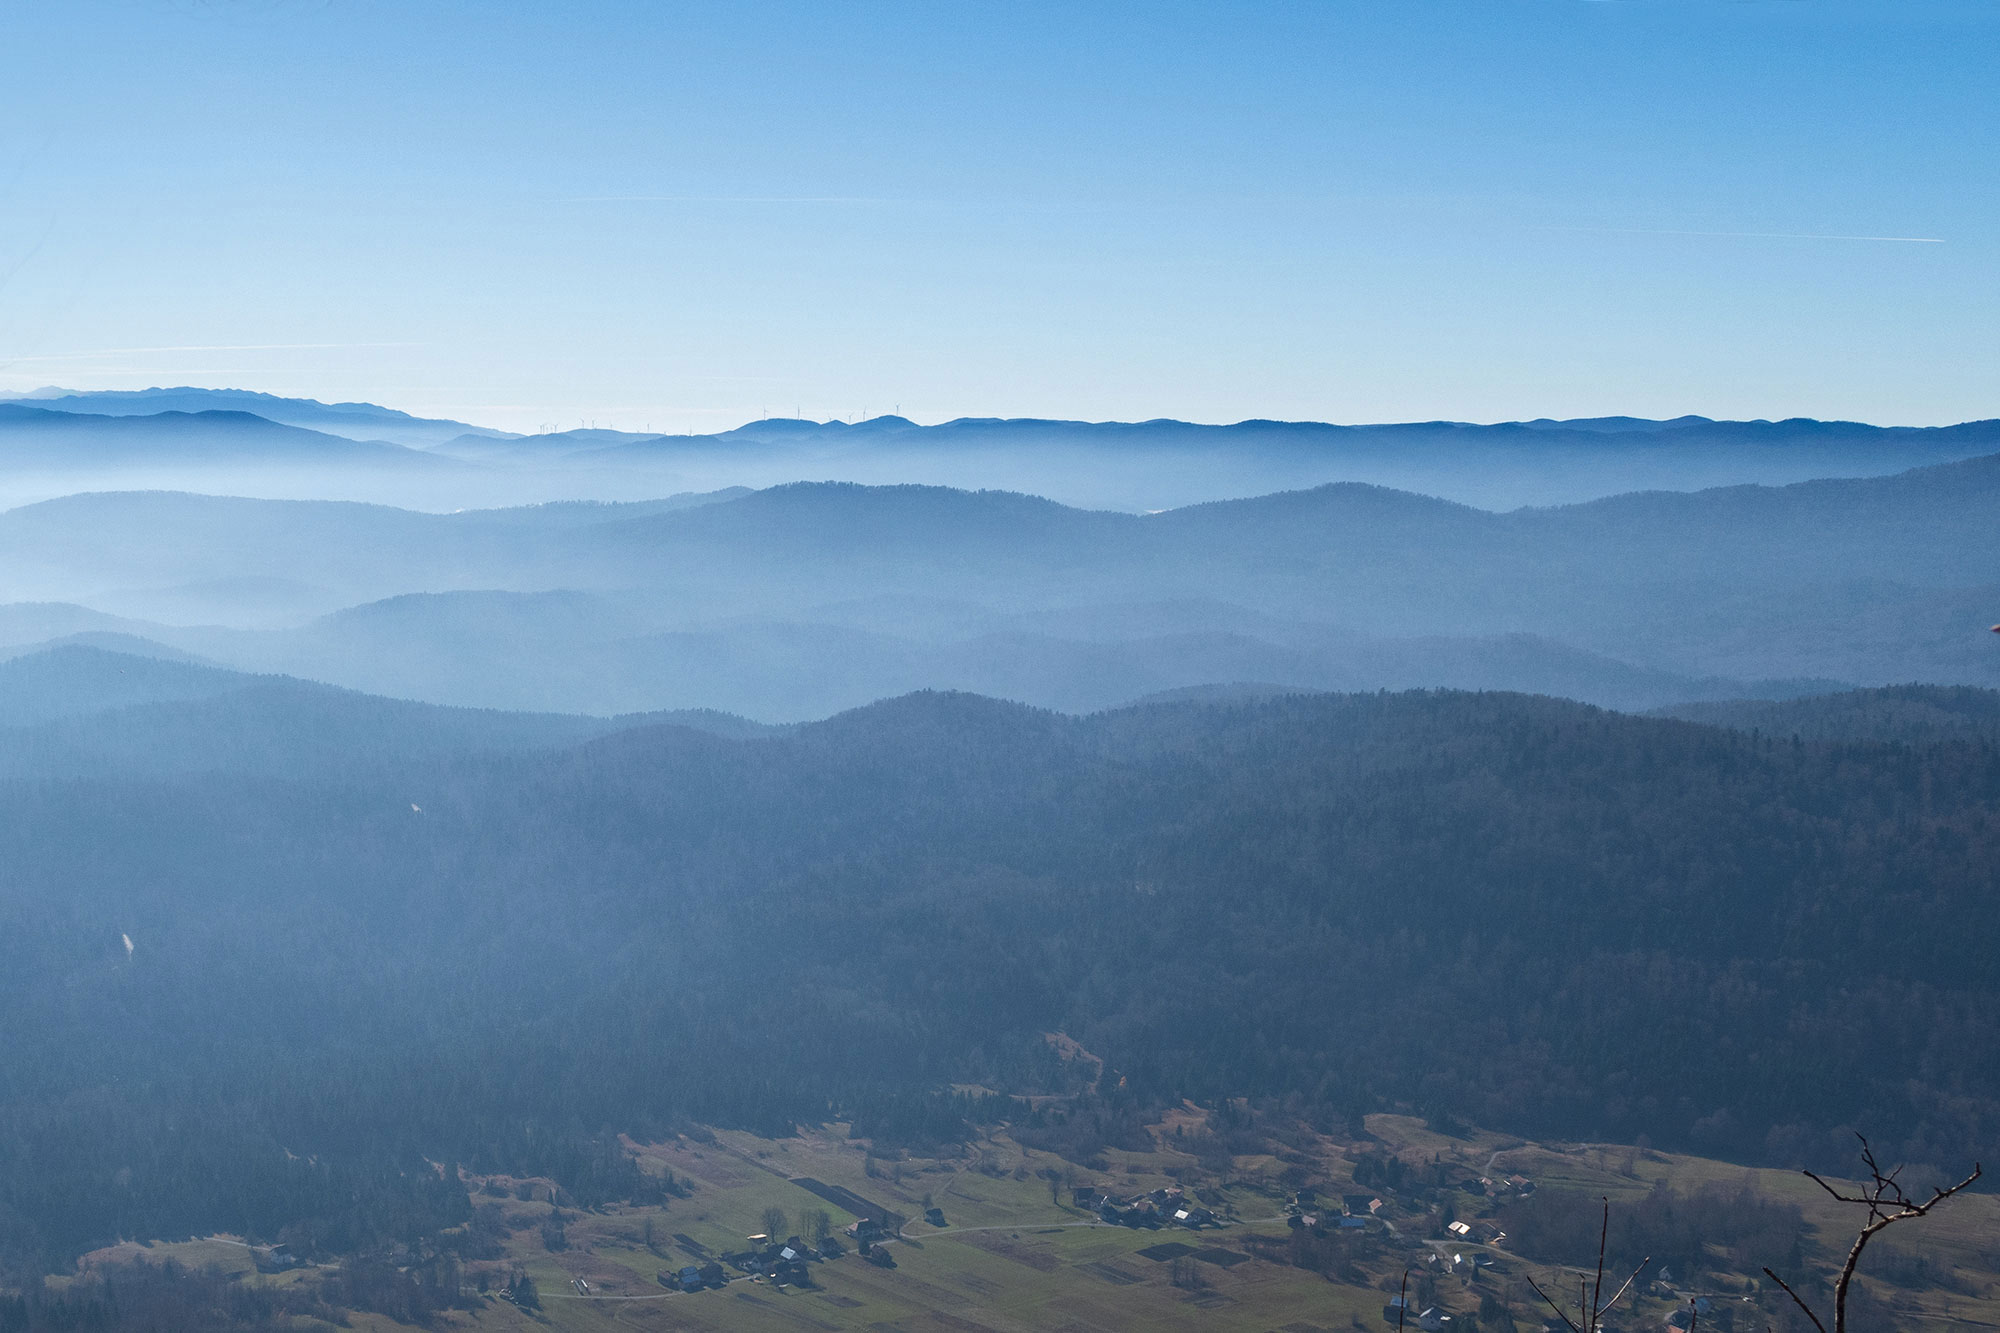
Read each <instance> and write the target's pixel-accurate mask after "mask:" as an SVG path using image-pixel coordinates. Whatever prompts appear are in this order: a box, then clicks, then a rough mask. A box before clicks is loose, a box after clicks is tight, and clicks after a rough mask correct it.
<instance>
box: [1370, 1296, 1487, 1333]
mask: <svg viewBox="0 0 2000 1333" xmlns="http://www.w3.org/2000/svg"><path fill="white" fill-rule="evenodd" d="M1382 1318H1383V1320H1384V1321H1386V1322H1387V1323H1388V1324H1390V1325H1391V1326H1392V1327H1395V1328H1403V1329H1422V1330H1423V1333H1450V1330H1451V1327H1452V1318H1451V1316H1450V1315H1448V1314H1446V1313H1445V1312H1444V1311H1443V1310H1440V1309H1439V1308H1438V1307H1437V1306H1435V1305H1432V1306H1427V1307H1425V1308H1424V1309H1422V1310H1419V1309H1417V1308H1416V1306H1415V1305H1414V1304H1413V1303H1411V1302H1410V1301H1409V1300H1408V1298H1406V1297H1403V1296H1391V1297H1390V1298H1389V1303H1388V1304H1387V1305H1385V1306H1383V1307H1382ZM1466 1322H1467V1323H1468V1324H1469V1323H1471V1321H1470V1320H1467V1321H1466Z"/></svg>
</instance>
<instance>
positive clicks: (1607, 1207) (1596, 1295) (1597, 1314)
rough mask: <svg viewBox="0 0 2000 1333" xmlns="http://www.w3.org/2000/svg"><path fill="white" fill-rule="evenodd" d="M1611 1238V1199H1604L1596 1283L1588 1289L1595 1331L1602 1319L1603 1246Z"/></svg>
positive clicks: (1592, 1328) (1598, 1232) (1599, 1233)
mask: <svg viewBox="0 0 2000 1333" xmlns="http://www.w3.org/2000/svg"><path fill="white" fill-rule="evenodd" d="M1610 1239H1611V1199H1610V1196H1609V1195H1607V1196H1605V1199H1604V1221H1603V1223H1602V1224H1601V1225H1599V1227H1598V1228H1597V1285H1596V1286H1595V1287H1593V1288H1591V1291H1590V1330H1591V1333H1597V1330H1598V1329H1599V1328H1600V1327H1602V1326H1603V1324H1604V1320H1603V1318H1602V1316H1603V1314H1604V1304H1603V1301H1604V1246H1605V1243H1606V1242H1607V1241H1609V1240H1610Z"/></svg>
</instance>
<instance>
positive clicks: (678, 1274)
mask: <svg viewBox="0 0 2000 1333" xmlns="http://www.w3.org/2000/svg"><path fill="white" fill-rule="evenodd" d="M728 1281H729V1274H728V1273H727V1272H725V1271H724V1270H723V1267H722V1265H721V1264H718V1263H713V1262H711V1263H706V1264H688V1265H687V1266H686V1267H684V1268H681V1269H678V1270H676V1271H673V1272H666V1273H661V1274H660V1276H659V1282H660V1285H661V1286H663V1287H665V1288H666V1289H667V1290H668V1291H702V1290H705V1289H706V1288H709V1287H720V1286H722V1285H724V1284H725V1283H727V1282H728Z"/></svg>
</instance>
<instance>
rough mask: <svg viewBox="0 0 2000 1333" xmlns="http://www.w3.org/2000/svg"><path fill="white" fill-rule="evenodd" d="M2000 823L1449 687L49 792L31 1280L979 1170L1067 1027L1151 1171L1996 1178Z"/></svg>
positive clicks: (1789, 760) (8, 1137)
mask: <svg viewBox="0 0 2000 1333" xmlns="http://www.w3.org/2000/svg"><path fill="white" fill-rule="evenodd" d="M232 697H235V696H231V695H224V696H218V697H209V698H200V699H193V700H183V701H179V702H176V701H175V700H172V699H163V700H160V701H157V702H155V703H151V704H148V705H146V707H147V708H149V709H152V710H156V711H157V710H171V709H174V708H176V707H185V708H188V709H191V710H198V711H202V712H203V713H204V715H205V716H208V717H211V718H212V717H213V716H214V713H215V710H216V709H218V708H222V707H226V706H227V705H228V701H229V699H230V698H232ZM279 702H281V701H279ZM245 706H246V707H251V706H254V707H256V708H259V709H262V710H264V711H263V712H261V713H259V714H258V717H259V722H258V725H260V726H263V727H268V728H272V729H274V730H282V729H283V728H285V727H288V726H293V725H297V726H299V727H302V728H304V727H317V726H320V725H321V723H320V722H318V721H315V720H314V715H312V714H311V713H310V712H308V713H305V714H302V715H301V717H300V718H298V719H291V720H288V719H287V718H286V716H284V715H283V713H282V710H281V709H280V708H279V706H278V703H275V702H274V701H273V696H272V695H270V694H269V693H263V694H253V695H251V696H248V697H247V699H246V703H245ZM190 734H192V733H190ZM374 734H375V733H370V735H371V736H373V735H374ZM0 741H4V738H3V737H0ZM369 743H371V744H374V743H376V742H375V741H374V740H372V739H371V740H370V742H369ZM225 752H226V751H225ZM252 767H254V766H252ZM1996 810H2000V749H1996V748H1994V747H1993V746H1991V745H1987V744H1983V743H1981V744H1974V743H1958V744H1943V745H1936V744H1933V745H1925V746H1895V745H1877V746H1864V747H1855V746H1832V745H1820V744H1813V743H1807V742H1804V741H1795V740H1792V739H1789V738H1785V739H1773V738H1771V737H1769V736H1756V737H1753V736H1751V735H1749V734H1747V733H1742V732H1737V731H1732V730H1725V729H1719V728H1713V727H1703V726H1697V725H1692V724H1689V723H1685V722H1678V721H1668V720H1651V719H1641V718H1633V717H1628V716H1622V715H1618V714H1612V713H1606V712H1602V711H1598V710H1595V709H1592V708H1588V707H1585V706H1582V705H1577V704H1570V703H1565V702H1562V701H1558V700H1551V699H1546V698H1534V697H1527V696H1520V695H1496V694H1485V695H1479V694H1454V693H1413V694H1392V695H1350V696H1333V695H1327V696H1294V697H1282V698H1272V699H1267V700H1261V701H1252V702H1247V703H1239V704H1226V705H1218V704H1203V703H1162V704H1155V705H1149V706H1145V707H1139V708H1132V709H1127V710H1122V711H1117V712H1112V713H1106V714H1099V715H1095V716H1091V717H1085V718H1072V717H1066V716H1063V715H1059V714H1053V713H1044V712H1038V711H1034V710H1030V709H1026V708H1022V707H1019V706H1016V705H1010V704H1002V703H997V702H994V701H991V700H987V699H982V698H978V697H973V696H966V695H942V694H923V695H914V696H910V697H905V698H901V699H896V700H892V701H888V702H885V703H882V704H879V705H875V706H873V707H869V708H865V709H861V710H857V711H854V712H851V713H847V714H844V715H841V716H837V717H834V718H832V719H829V720H827V721H825V722H820V723H815V724H812V725H809V726H805V727H801V728H798V729H796V730H794V731H792V732H789V733H785V734H779V735H771V736H766V737H763V738H760V739H754V740H751V739H731V738H729V737H726V736H718V735H714V734H709V733H705V732H702V731H697V730H694V729H691V728H688V727H685V726H676V725H647V726H639V727H633V728H629V729H626V730H623V731H618V732H616V733H615V734H611V735H607V736H602V737H600V738H598V739H595V740H590V741H587V742H585V743H582V744H575V745H570V746H568V747H567V748H560V749H548V748H541V749H530V750H520V749H516V750H515V751H514V752H513V753H507V754H497V755H496V754H493V753H490V752H489V753H485V754H479V753H474V752H472V751H469V750H464V749H460V750H454V751H450V752H448V753H446V754H444V755H443V756H440V755H439V754H437V753H436V752H421V753H411V754H405V755H404V756H403V758H402V759H400V760H398V761H397V762H396V763H393V764H386V765H385V764H382V763H375V764H370V765H360V766H346V767H343V766H341V765H338V764H323V765H318V766H316V767H314V768H312V769H310V770H301V771H300V772H299V773H298V774H297V775H296V776H294V777H292V778H290V779H286V780H274V779H273V778H271V777H270V776H268V775H267V774H266V773H264V772H261V771H255V772H253V771H249V770H248V769H243V768H239V769H238V770H237V771H236V772H231V771H228V770H227V768H226V767H225V768H224V769H221V770H211V771H207V772H203V773H200V774H192V775H190V774H183V775H180V776H157V777H153V778H137V777H126V778H124V779H121V780H116V781H113V780H93V779H89V778H87V777H78V778H72V779H70V780H66V781H62V782H52V783H29V782H21V781H15V782H11V783H4V784H0V866H5V867H6V871H5V875H4V877H0V1021H4V1027H5V1031H6V1032H7V1033H8V1047H7V1049H8V1059H7V1060H6V1061H5V1062H4V1063H0V1246H4V1247H5V1249H6V1250H7V1251H8V1252H9V1253H10V1254H12V1255H13V1256H14V1257H15V1258H17V1259H19V1258H23V1257H37V1258H38V1259H40V1260H48V1259H50V1258H53V1257H59V1256H61V1255H64V1254H68V1253H72V1252H74V1251H75V1250H77V1249H78V1248H79V1247H83V1246H88V1245H92V1244H96V1243H100V1242H103V1241H107V1240H109V1239H111V1238H113V1237H115V1236H120V1235H126V1236H149V1235H174V1234H183V1233H187V1232H203V1231H208V1230H213V1229H216V1228H226V1229H232V1230H237V1231H242V1230H245V1229H248V1230H253V1231H255V1232H257V1233H258V1234H261V1235H277V1234H279V1233H280V1232H281V1231H282V1230H283V1229H284V1228H286V1227H287V1226H288V1225H290V1226H292V1228H293V1231H292V1233H291V1234H294V1235H297V1236H302V1237H306V1238H308V1240H309V1241H310V1243H311V1244H313V1245H315V1246H322V1247H339V1246H342V1245H351V1244H356V1243H360V1242H361V1241H363V1240H365V1239H367V1238H369V1237H380V1236H389V1235H398V1236H402V1235H408V1234H413V1233H416V1232H421V1231H422V1230H424V1229H426V1228H428V1227H433V1226H439V1225H444V1224H445V1223H447V1222H449V1221H450V1220H452V1219H453V1218H454V1217H457V1216H461V1215H463V1211H464V1202H465V1201H464V1199H463V1198H462V1197H461V1196H459V1195H458V1194H456V1193H455V1191H456V1188H457V1187H456V1186H455V1185H447V1184H446V1183H445V1182H443V1181H440V1180H439V1179H438V1177H437V1175H436V1173H435V1171H434V1170H433V1169H432V1168H431V1167H429V1166H428V1165H425V1163H426V1161H444V1162H450V1161H461V1162H465V1163H468V1164H473V1165H480V1166H485V1167H489V1168H501V1169H513V1170H522V1171H525V1170H530V1169H532V1170H537V1171H547V1172H551V1173H553V1174H555V1175H556V1176H557V1177H558V1178H560V1179H562V1180H564V1181H565V1182H566V1184H567V1185H568V1187H569V1188H571V1189H572V1190H573V1191H574V1192H575V1193H576V1194H577V1196H578V1197H579V1198H582V1199H585V1200H586V1201H587V1200H589V1199H591V1198H603V1197H610V1196H615V1195H616V1194H618V1193H619V1192H620V1191H623V1190H629V1189H631V1188H633V1187H635V1180H634V1178H633V1177H632V1176H631V1175H630V1172H629V1168H626V1167H623V1166H621V1165H620V1159H619V1157H618V1154H617V1153H616V1151H615V1149H614V1148H613V1147H612V1146H611V1142H612V1141H611V1140H610V1139H609V1138H607V1137H605V1136H606V1135H608V1134H609V1133H611V1132H613V1131H630V1132H633V1133H637V1134H641V1135H644V1134H647V1133H658V1132H661V1131H663V1130H664V1129H665V1128H666V1127H668V1126H670V1125H672V1124H674V1123H677V1122H679V1121H680V1120H682V1119H683V1118H689V1119H694V1120H701V1121H708V1122H721V1123H729V1124H741V1125H750V1126H758V1127H765V1128H771V1127H780V1126H783V1125H785V1124H788V1123H790V1122H792V1121H794V1120H799V1119H804V1120H818V1119H822V1118H826V1117H830V1116H839V1117H851V1118H853V1119H855V1120H856V1121H857V1124H858V1129H859V1132H862V1133H865V1134H880V1135H883V1136H886V1137H889V1138H891V1139H895V1138H898V1137H902V1138H911V1137H936V1136H947V1137H948V1136H950V1135H952V1134H954V1133H956V1132H958V1131H957V1128H956V1127H957V1126H958V1125H960V1124H961V1123H962V1117H963V1116H965V1115H967V1114H971V1113H974V1112H975V1110H976V1108H973V1107H971V1106H969V1105H968V1104H965V1103H963V1102H960V1101H954V1100H952V1099H950V1098H939V1097H937V1096H935V1095H934V1094H935V1093H936V1091H937V1090H938V1089H940V1088H942V1087H944V1086H946V1085H947V1084H951V1083H979V1084H983V1085H985V1086H988V1087H991V1088H996V1089H999V1090H1002V1091H1006V1092H1022V1091H1032V1090H1038V1089H1040V1090H1070V1091H1073V1090H1075V1087H1076V1082H1075V1079H1076V1077H1077V1073H1078V1071H1077V1070H1076V1069H1075V1068H1072V1067H1066V1066H1063V1065H1061V1064H1060V1063H1058V1062H1057V1061H1056V1060H1055V1059H1054V1057H1053V1056H1052V1055H1051V1053H1050V1050H1049V1047H1048V1046H1047V1044H1046V1043H1045V1042H1044V1040H1043V1037H1042V1034H1043V1033H1045V1032H1049V1031H1056V1030H1061V1031H1066V1032H1068V1033H1069V1034H1071V1035H1072V1036H1073V1037H1075V1038H1076V1039H1077V1040H1078V1041H1080V1042H1082V1043H1083V1045H1084V1046H1085V1047H1087V1048H1088V1049H1090V1050H1091V1051H1093V1052H1095V1053H1096V1054H1098V1055H1100V1056H1102V1057H1103V1058H1104V1059H1105V1060H1106V1061H1107V1062H1108V1064H1109V1067H1110V1068H1111V1069H1112V1070H1113V1071H1114V1072H1115V1073H1116V1074H1117V1075H1118V1079H1119V1080H1122V1081H1123V1090H1122V1091H1118V1092H1110V1091H1109V1089H1110V1088H1111V1087H1112V1086H1113V1084H1114V1082H1116V1080H1107V1081H1106V1084H1105V1087H1106V1089H1107V1097H1108V1101H1107V1103H1106V1104H1105V1106H1104V1107H1103V1108H1102V1109H1103V1110H1104V1111H1105V1112H1106V1115H1107V1119H1106V1121H1105V1123H1106V1124H1108V1125H1115V1124H1116V1123H1117V1118H1118V1116H1119V1115H1120V1114H1122V1113H1123V1112H1124V1111H1127V1110H1132V1109H1136V1108H1139V1107H1142V1106H1144V1105H1147V1104H1158V1103H1163V1102H1166V1101H1170V1100H1172V1099H1176V1098H1180V1097H1184V1096H1185V1097H1195V1098H1199V1099H1214V1098H1220V1097H1229V1096H1244V1095H1247V1096H1253V1097H1263V1098H1289V1099H1292V1105H1294V1106H1295V1107H1296V1108H1298V1109H1299V1110H1300V1111H1301V1112H1302V1113H1304V1114H1308V1115H1311V1116H1315V1117H1325V1118H1328V1119H1332V1120H1340V1119H1344V1118H1345V1117H1347V1116H1350V1115H1352V1114H1353V1113H1355V1112H1359V1111H1362V1110H1365V1109H1368V1108H1372V1107H1378V1106H1386V1105H1406V1106H1410V1107H1413V1108H1416V1109H1418V1110H1420V1111H1423V1112H1427V1113H1448V1114H1451V1115H1457V1116H1462V1117H1466V1118H1470V1119H1474V1120H1477V1121H1482V1122H1485V1123H1489V1124H1493V1125H1496V1126H1501V1127H1506V1128H1512V1129H1516V1130H1520V1131H1523V1132H1537V1131H1539V1132H1543V1133H1550V1134H1566V1135H1579V1136H1582V1135H1589V1136H1602V1137H1607V1138H1625V1139H1628V1140H1629V1139H1631V1138H1634V1137H1636V1136H1637V1135H1639V1134H1647V1135H1650V1136H1651V1137H1652V1138H1653V1139H1654V1140H1655V1141H1658V1142H1661V1143H1663V1144H1664V1143H1686V1144H1689V1145H1696V1146H1700V1147H1702V1148H1705V1149H1708V1150H1710V1151H1712V1152H1717V1153H1721V1154H1727V1155H1735V1156H1738V1157H1743V1158H1765V1157H1770V1158H1777V1159H1804V1160H1813V1159H1816V1158H1817V1157H1819V1156H1820V1155H1821V1154H1822V1153H1824V1152H1834V1151H1843V1150H1844V1145H1843V1144H1842V1143H1841V1135H1842V1133H1843V1132H1844V1128H1845V1127H1847V1126H1857V1127H1865V1128H1866V1129H1868V1130H1869V1131H1870V1132H1871V1133H1872V1134H1874V1135H1875V1136H1876V1137H1877V1139H1878V1141H1883V1142H1885V1143H1887V1144H1888V1145H1890V1146H1892V1147H1893V1148H1895V1149H1896V1150H1897V1151H1898V1152H1899V1153H1902V1152H1906V1153H1908V1154H1909V1155H1911V1156H1914V1157H1917V1158H1920V1159H1921V1158H1925V1157H1928V1156H1933V1155H1937V1154H1946V1155H1950V1156H1952V1157H1953V1158H1954V1159H1956V1158H1957V1157H1960V1156H1967V1155H1984V1156H1986V1157H1988V1158H1992V1157H1994V1156H1996V1155H2000V1142H1996V1141H1995V1139H1996V1134H1997V1133H2000V1131H1996V1130H1995V1129H1994V1128H1993V1126H1994V1125H1995V1124H2000V1054H1996V1053H2000V983H1996V980H1995V978H1994V975H1993V971H1992V967H1991V959H1992V957H1993V955H1994V952H1995V949H1996V947H2000V896H1996V894H1995V892H1994V890H1995V887H1996V885H1995V878H1996V873H2000V871H1996V867H2000V817H1996V813H1995V812H1996ZM121 937H129V939H130V941H131V946H130V948H129V949H128V948H127V946H126V944H125V942H124V939H123V938H121ZM988 1113H989V1114H993V1113H998V1112H997V1111H991V1110H990V1111H989V1112H988ZM1106 1132H1112V1131H1110V1130H1107V1131H1106ZM114 1159H115V1160H114ZM447 1179H449V1178H447Z"/></svg>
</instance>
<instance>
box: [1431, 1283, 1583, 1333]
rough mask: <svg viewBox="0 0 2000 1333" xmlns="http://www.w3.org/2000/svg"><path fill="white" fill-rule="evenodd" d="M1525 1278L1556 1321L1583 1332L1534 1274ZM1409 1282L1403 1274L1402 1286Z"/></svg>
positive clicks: (1578, 1332) (1576, 1332) (1572, 1330)
mask: <svg viewBox="0 0 2000 1333" xmlns="http://www.w3.org/2000/svg"><path fill="white" fill-rule="evenodd" d="M1526 1277H1527V1279H1528V1285H1529V1286H1531V1287H1533V1288H1534V1289H1535V1295H1537V1296H1539V1297H1541V1298H1542V1301H1543V1302H1544V1303H1545V1304H1546V1305H1547V1306H1548V1307H1549V1308H1550V1309H1551V1310H1554V1311H1555V1312H1556V1318H1558V1319H1560V1320H1562V1321H1563V1322H1564V1323H1565V1324H1568V1325H1569V1327H1570V1333H1583V1330H1582V1329H1580V1328H1578V1327H1577V1326H1576V1321H1575V1320H1574V1319H1571V1318H1570V1317H1569V1316H1568V1315H1566V1314H1564V1313H1563V1308H1562V1307H1561V1306H1560V1305H1557V1304H1556V1303H1555V1301H1554V1300H1553V1299H1551V1298H1550V1296H1549V1294H1548V1293H1547V1292H1546V1291H1543V1290H1542V1284H1541V1283H1539V1282H1537V1281H1535V1276H1534V1274H1532V1273H1529V1274H1526ZM1409 1280H1410V1279H1409V1274H1408V1273H1405V1274H1404V1275H1403V1282H1404V1285H1406V1286H1407V1285H1408V1284H1409ZM1401 1322H1402V1321H1401V1320H1398V1321H1397V1325H1398V1327H1399V1328H1400V1327H1401Z"/></svg>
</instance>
